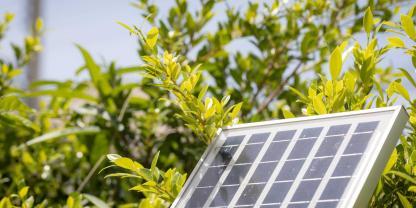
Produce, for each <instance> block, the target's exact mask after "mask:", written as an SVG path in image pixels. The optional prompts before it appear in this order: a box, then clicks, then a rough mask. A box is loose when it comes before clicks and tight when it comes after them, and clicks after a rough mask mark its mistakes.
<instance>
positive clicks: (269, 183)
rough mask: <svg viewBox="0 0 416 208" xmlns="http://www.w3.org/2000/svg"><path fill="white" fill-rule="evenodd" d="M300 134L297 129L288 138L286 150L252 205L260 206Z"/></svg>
mask: <svg viewBox="0 0 416 208" xmlns="http://www.w3.org/2000/svg"><path fill="white" fill-rule="evenodd" d="M300 134H301V130H297V131H296V132H295V134H294V135H293V138H292V140H290V142H289V144H288V146H287V148H286V150H285V151H284V153H283V155H282V157H281V159H280V160H279V162H278V163H277V167H276V168H275V169H274V171H273V173H272V175H271V176H270V178H269V180H267V182H266V185H265V187H264V188H263V191H262V192H261V194H260V196H259V198H258V200H257V201H256V203H255V205H254V207H260V205H261V204H262V202H263V200H264V199H265V198H266V196H267V194H268V193H269V190H270V188H271V187H272V186H273V184H274V181H275V179H276V178H277V175H278V174H279V172H280V170H281V169H282V168H283V165H284V163H285V162H284V161H286V159H287V158H288V157H289V154H290V153H291V151H292V149H293V147H294V146H295V143H296V141H297V138H299V136H300Z"/></svg>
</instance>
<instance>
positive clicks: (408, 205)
mask: <svg viewBox="0 0 416 208" xmlns="http://www.w3.org/2000/svg"><path fill="white" fill-rule="evenodd" d="M397 196H399V199H400V202H401V203H402V205H403V207H404V208H412V207H413V206H412V204H411V203H410V202H409V200H408V199H407V198H406V197H405V196H403V195H402V194H400V193H399V192H397Z"/></svg>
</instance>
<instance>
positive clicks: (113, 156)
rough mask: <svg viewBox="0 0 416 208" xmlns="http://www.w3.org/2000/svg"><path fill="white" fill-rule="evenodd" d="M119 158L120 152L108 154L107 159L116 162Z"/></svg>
mask: <svg viewBox="0 0 416 208" xmlns="http://www.w3.org/2000/svg"><path fill="white" fill-rule="evenodd" d="M119 158H121V156H120V155H118V154H107V159H108V160H110V161H111V162H114V161H115V160H117V159H119Z"/></svg>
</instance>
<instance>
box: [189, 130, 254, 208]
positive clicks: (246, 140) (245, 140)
mask: <svg viewBox="0 0 416 208" xmlns="http://www.w3.org/2000/svg"><path fill="white" fill-rule="evenodd" d="M228 138H229V137H226V138H225V141H224V143H223V144H222V145H224V144H225V146H229V145H228V144H227V139H228ZM249 138H250V135H245V136H244V138H243V139H242V142H241V143H240V144H239V146H238V149H237V150H236V152H235V153H234V155H233V157H232V160H231V161H230V162H229V163H228V165H227V166H226V168H225V170H224V171H223V173H222V174H224V173H225V172H226V171H229V169H231V166H232V165H231V163H233V162H234V161H236V160H237V158H238V156H239V154H240V152H241V151H242V149H243V148H244V145H245V144H246V143H247V142H248V140H249ZM233 145H235V144H233ZM218 151H219V150H218ZM214 159H215V155H214V158H212V160H214ZM203 166H204V165H203ZM201 168H203V167H201ZM201 168H200V169H201ZM205 168H206V170H205V172H204V174H205V173H206V171H207V170H208V168H207V167H205ZM195 182H197V183H198V184H199V183H200V182H201V181H195ZM217 185H218V182H217V183H216V186H217ZM216 186H214V187H212V188H210V190H209V191H206V192H204V193H203V197H202V198H199V196H198V195H197V194H194V192H195V190H196V189H197V184H195V185H194V187H195V188H194V191H190V192H188V194H187V196H185V197H189V198H188V201H187V202H186V205H185V207H186V208H188V207H189V208H199V207H203V204H204V203H203V200H208V199H209V197H210V196H211V195H212V192H213V191H214V188H216ZM205 197H206V199H204V198H205ZM193 199H195V200H198V201H199V202H201V203H202V205H201V206H199V205H197V206H195V205H194V204H193V203H194V201H193Z"/></svg>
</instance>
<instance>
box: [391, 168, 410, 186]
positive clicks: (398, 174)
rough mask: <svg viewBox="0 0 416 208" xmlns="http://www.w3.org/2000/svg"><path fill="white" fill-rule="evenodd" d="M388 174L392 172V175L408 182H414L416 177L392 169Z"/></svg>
mask: <svg viewBox="0 0 416 208" xmlns="http://www.w3.org/2000/svg"><path fill="white" fill-rule="evenodd" d="M388 174H393V175H396V176H399V177H401V178H403V179H405V180H406V181H408V182H410V183H413V184H416V179H415V178H413V177H412V176H409V175H407V174H406V173H403V172H399V171H395V170H392V171H389V172H388Z"/></svg>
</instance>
